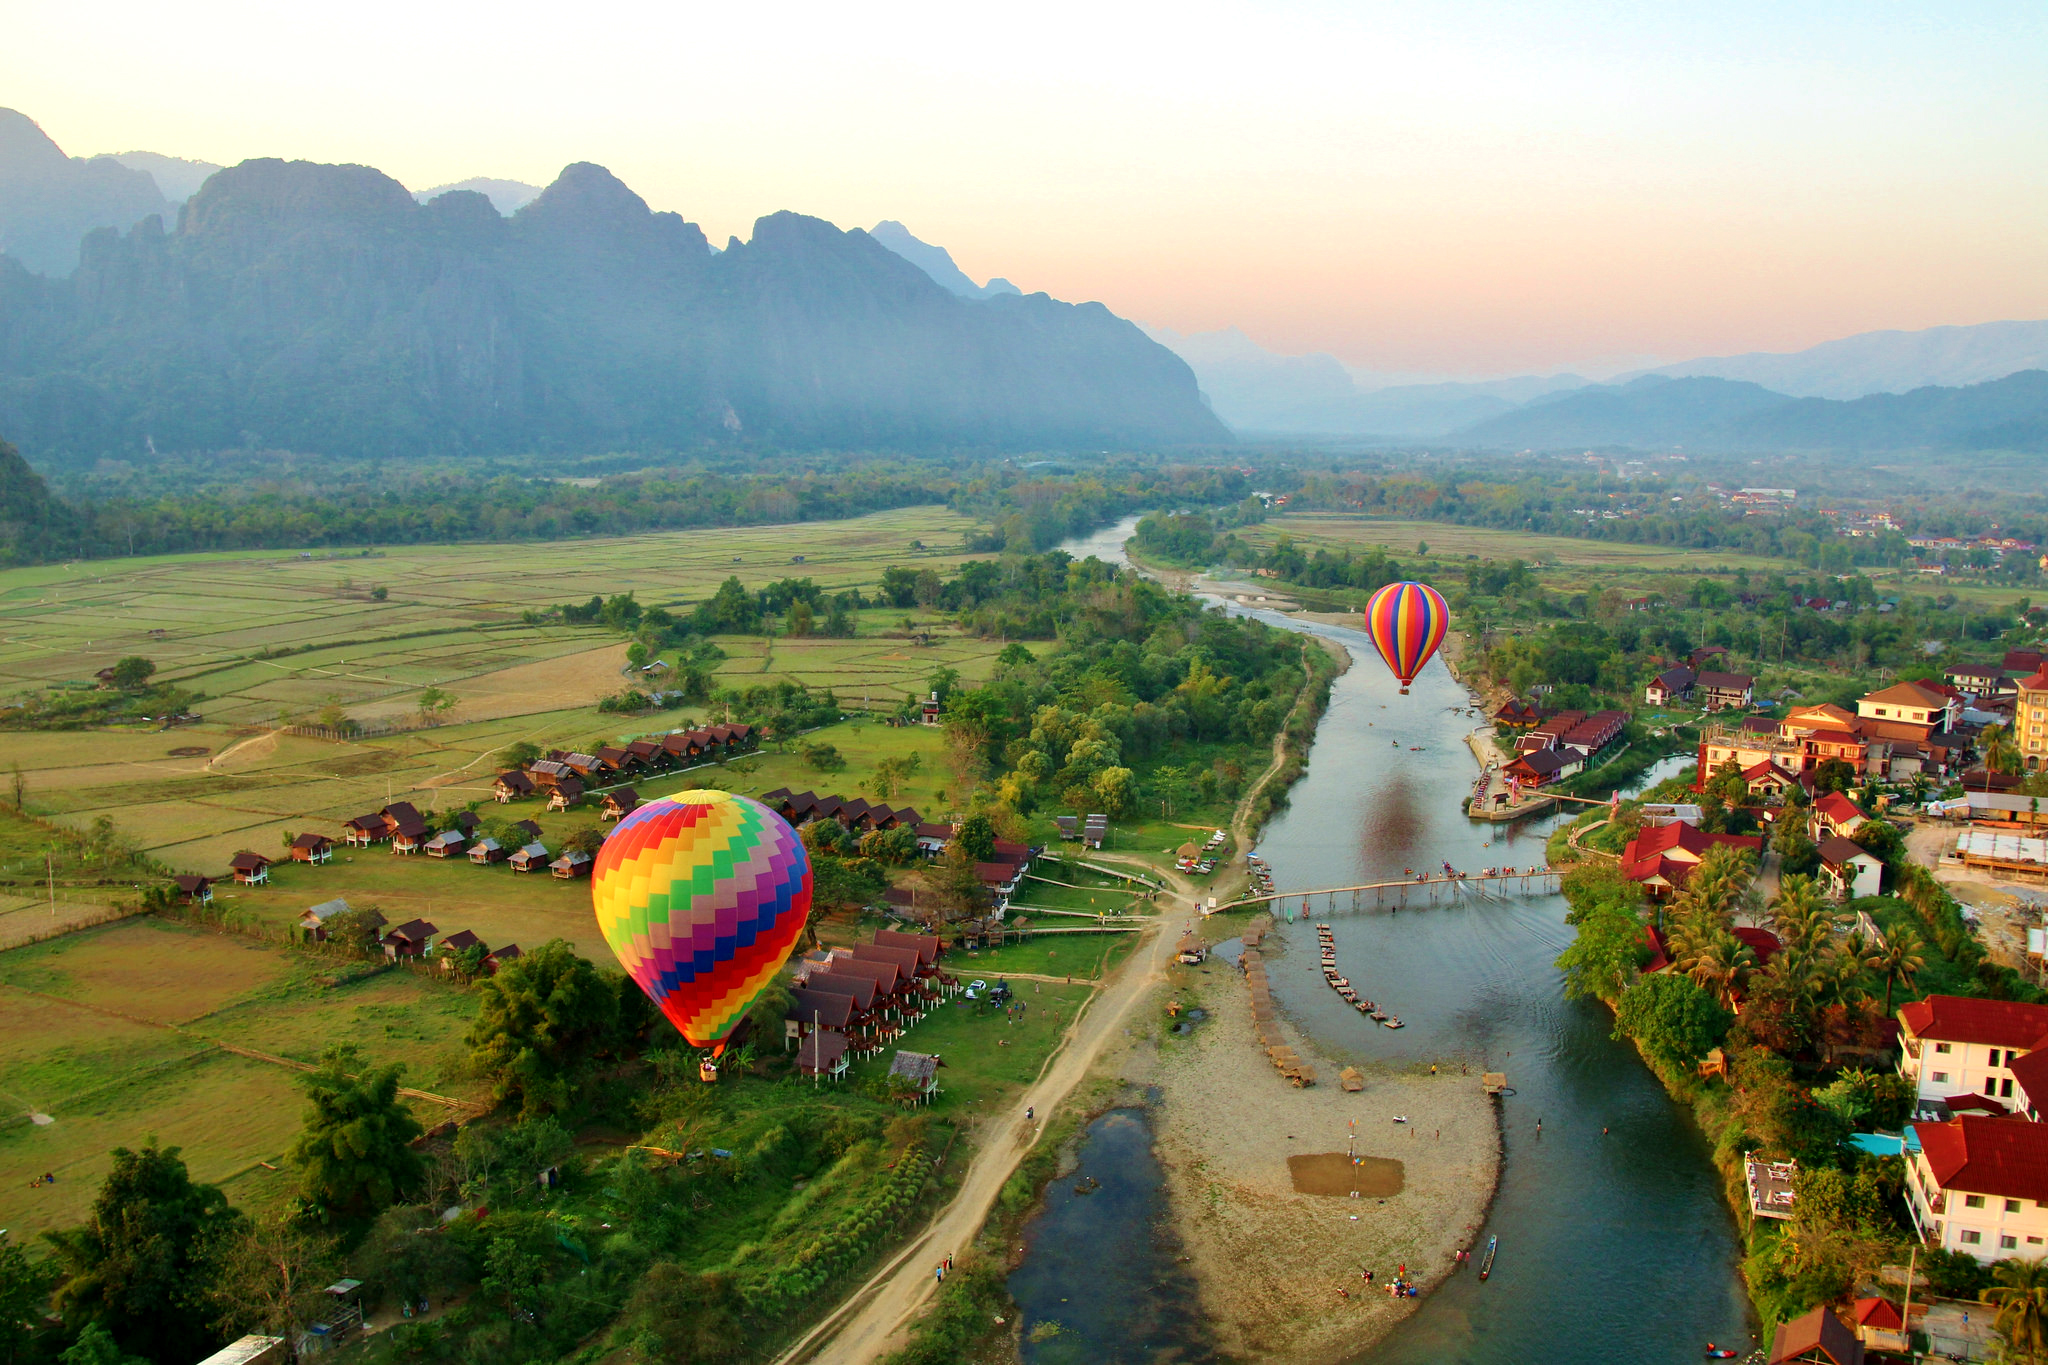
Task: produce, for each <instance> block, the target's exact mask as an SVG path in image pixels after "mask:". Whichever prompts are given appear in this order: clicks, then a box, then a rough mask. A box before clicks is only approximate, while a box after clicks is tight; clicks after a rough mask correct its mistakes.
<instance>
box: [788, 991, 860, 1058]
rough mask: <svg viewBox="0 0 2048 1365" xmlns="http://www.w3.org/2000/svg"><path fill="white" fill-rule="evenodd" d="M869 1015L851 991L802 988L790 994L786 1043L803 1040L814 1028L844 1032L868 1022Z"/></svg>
mask: <svg viewBox="0 0 2048 1365" xmlns="http://www.w3.org/2000/svg"><path fill="white" fill-rule="evenodd" d="M868 984H869V985H870V986H872V985H873V984H874V983H873V982H869V983H868ZM866 1014H867V1011H866V1010H864V1009H861V1008H860V1007H859V1006H858V1005H857V1004H856V1003H855V1001H854V997H853V996H852V994H850V993H842V992H835V991H825V990H807V989H805V988H803V987H798V988H797V989H796V990H793V991H791V992H790V993H789V1009H788V1010H787V1011H785V1012H784V1014H783V1016H782V1041H783V1044H784V1046H787V1045H788V1044H791V1043H795V1042H799V1041H801V1040H802V1039H804V1038H805V1037H808V1036H809V1035H810V1034H811V1033H812V1032H813V1031H814V1030H821V1029H836V1030H838V1031H839V1032H840V1033H842V1034H843V1033H845V1032H846V1031H847V1030H849V1029H852V1028H854V1027H857V1026H858V1025H859V1024H860V1023H863V1022H865V1016H866Z"/></svg>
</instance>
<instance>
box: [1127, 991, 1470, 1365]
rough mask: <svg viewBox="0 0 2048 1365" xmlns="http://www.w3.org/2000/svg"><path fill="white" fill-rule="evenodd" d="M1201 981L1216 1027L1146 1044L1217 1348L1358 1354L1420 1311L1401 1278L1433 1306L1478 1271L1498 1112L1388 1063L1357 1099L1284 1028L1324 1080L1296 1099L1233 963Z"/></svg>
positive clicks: (1438, 1079)
mask: <svg viewBox="0 0 2048 1365" xmlns="http://www.w3.org/2000/svg"><path fill="white" fill-rule="evenodd" d="M1191 982H1195V983H1199V995H1200V998H1201V1003H1202V1006H1203V1008H1205V1009H1206V1010H1208V1011H1209V1012H1210V1017H1209V1019H1208V1020H1207V1021H1205V1022H1204V1023H1202V1024H1201V1025H1200V1026H1199V1028H1197V1029H1196V1031H1195V1032H1194V1033H1193V1034H1192V1035H1191V1036H1189V1037H1187V1038H1185V1039H1183V1038H1179V1037H1175V1038H1173V1039H1171V1040H1170V1041H1166V1042H1164V1043H1163V1044H1162V1046H1160V1047H1159V1048H1158V1049H1157V1050H1153V1049H1150V1048H1147V1049H1145V1053H1146V1062H1145V1065H1144V1067H1143V1070H1144V1072H1145V1073H1146V1074H1145V1076H1144V1079H1145V1080H1147V1081H1148V1082H1149V1083H1151V1084H1153V1085H1156V1086H1157V1087H1159V1099H1158V1101H1157V1103H1156V1105H1155V1106H1154V1117H1155V1123H1156V1130H1155V1131H1156V1133H1157V1144H1158V1151H1159V1155H1160V1158H1161V1161H1162V1163H1163V1164H1164V1166H1165V1168H1166V1171H1167V1188H1168V1192H1169V1196H1170V1199H1171V1202H1172V1207H1173V1211H1174V1219H1175V1223H1176V1226H1177V1229H1178V1231H1179V1233H1180V1236H1181V1238H1182V1240H1183V1242H1184V1243H1185V1245H1186V1248H1187V1252H1188V1254H1189V1256H1190V1258H1191V1261H1192V1264H1193V1269H1194V1271H1195V1276H1196V1279H1197V1281H1198V1282H1199V1284H1200V1288H1201V1296H1202V1304H1203V1308H1204V1310H1205V1312H1206V1314H1207V1315H1208V1317H1209V1318H1210V1320H1211V1323H1212V1325H1213V1328H1214V1330H1215V1332H1216V1335H1217V1339H1218V1345H1219V1346H1220V1347H1221V1348H1222V1349H1223V1350H1224V1351H1226V1352H1227V1353H1229V1354H1230V1355H1232V1356H1234V1357H1238V1358H1243V1359H1255V1360H1261V1361H1281V1362H1302V1363H1303V1365H1318V1363H1320V1362H1332V1361H1338V1360H1342V1359H1345V1358H1348V1357H1351V1356H1355V1355H1356V1354H1357V1353H1358V1351H1359V1350H1360V1349H1362V1348H1363V1347H1364V1346H1366V1345H1368V1344H1369V1343H1371V1342H1372V1341H1374V1340H1376V1339H1378V1338H1379V1337H1381V1336H1383V1335H1384V1334H1386V1333H1387V1332H1388V1331H1389V1330H1391V1329H1392V1328H1393V1327H1394V1325H1395V1324H1396V1323H1398V1322H1399V1321H1400V1320H1401V1319H1402V1318H1403V1317H1405V1316H1406V1315H1407V1314H1408V1313H1410V1312H1412V1311H1413V1310H1414V1308H1415V1307H1416V1306H1417V1305H1418V1303H1419V1302H1420V1300H1417V1299H1394V1298H1391V1297H1389V1295H1388V1293H1387V1291H1386V1289H1385V1285H1386V1283H1387V1281H1388V1280H1389V1279H1390V1278H1391V1277H1392V1276H1393V1274H1394V1272H1395V1269H1396V1267H1398V1266H1400V1265H1403V1264H1405V1265H1406V1266H1407V1268H1408V1278H1409V1279H1410V1281H1411V1282H1413V1283H1416V1284H1418V1285H1420V1286H1421V1288H1422V1291H1423V1293H1424V1294H1425V1295H1427V1293H1428V1292H1429V1290H1430V1289H1432V1288H1433V1287H1435V1286H1436V1285H1437V1284H1439V1283H1441V1282H1442V1280H1443V1279H1444V1278H1445V1277H1446V1276H1447V1275H1450V1274H1452V1273H1454V1272H1456V1273H1464V1274H1475V1273H1477V1270H1476V1254H1475V1258H1474V1260H1475V1264H1473V1265H1468V1266H1467V1267H1465V1268H1464V1269H1463V1270H1462V1271H1458V1270H1457V1266H1456V1261H1455V1256H1456V1253H1457V1252H1458V1251H1459V1250H1460V1249H1464V1248H1468V1247H1472V1245H1473V1239H1474V1238H1475V1237H1476V1236H1477V1235H1478V1228H1479V1225H1480V1224H1481V1222H1482V1221H1483V1220H1484V1218H1485V1215H1486V1209H1487V1205H1488V1204H1489V1203H1490V1202H1491V1200H1492V1198H1493V1190H1494V1182H1495V1180H1496V1178H1497V1176H1498V1174H1499V1169H1500V1124H1499V1117H1498V1113H1497V1111H1496V1108H1495V1103H1494V1101H1493V1100H1492V1099H1490V1098H1489V1097H1488V1096H1487V1095H1486V1094H1485V1092H1484V1091H1483V1090H1482V1089H1481V1083H1480V1078H1479V1076H1478V1075H1477V1074H1476V1073H1475V1074H1472V1075H1460V1074H1456V1072H1455V1071H1453V1072H1450V1073H1447V1074H1442V1075H1436V1076H1432V1075H1429V1074H1428V1073H1427V1071H1424V1072H1423V1073H1422V1074H1419V1075H1418V1074H1412V1073H1404V1072H1395V1071H1392V1070H1387V1069H1380V1068H1373V1069H1370V1070H1367V1071H1366V1072H1365V1073H1364V1079H1365V1086H1364V1089H1363V1090H1361V1091H1358V1092H1347V1091H1345V1090H1344V1089H1342V1088H1341V1087H1340V1085H1339V1084H1338V1068H1337V1066H1336V1065H1335V1064H1332V1063H1331V1062H1330V1061H1329V1059H1327V1058H1324V1057H1320V1056H1318V1055H1317V1053H1316V1050H1315V1049H1314V1047H1313V1045H1312V1044H1310V1043H1308V1042H1307V1040H1306V1039H1304V1038H1301V1037H1300V1036H1299V1034H1298V1033H1297V1032H1296V1031H1294V1030H1292V1029H1291V1027H1290V1026H1289V1025H1287V1024H1286V1023H1285V1022H1284V1021H1282V1022H1281V1023H1280V1024H1279V1027H1280V1028H1281V1029H1283V1030H1286V1031H1287V1032H1288V1033H1289V1034H1290V1035H1291V1036H1293V1037H1294V1038H1295V1043H1294V1047H1295V1050H1296V1051H1297V1052H1298V1053H1299V1054H1300V1056H1301V1057H1302V1059H1303V1060H1305V1061H1308V1062H1309V1063H1310V1064H1311V1065H1312V1066H1314V1068H1315V1070H1316V1072H1317V1075H1318V1078H1319V1079H1318V1083H1317V1084H1316V1085H1314V1086H1310V1087H1307V1088H1300V1087H1297V1086H1295V1085H1293V1084H1291V1083H1290V1082H1289V1081H1288V1080H1286V1079H1285V1078H1283V1077H1282V1076H1281V1075H1280V1073H1279V1072H1278V1071H1277V1070H1276V1069H1275V1067H1274V1065H1273V1064H1272V1063H1271V1062H1270V1061H1269V1060H1268V1059H1267V1055H1266V1051H1265V1049H1264V1048H1263V1047H1262V1046H1261V1045H1260V1044H1259V1043H1258V1041H1257V1040H1256V1039H1255V1038H1254V1036H1253V1027H1252V1010H1251V1003H1250V996H1249V993H1248V991H1247V988H1246V986H1245V983H1244V979H1243V977H1242V976H1240V975H1239V973H1238V972H1237V970H1236V969H1235V968H1233V967H1232V966H1231V964H1230V963H1228V962H1226V961H1223V960H1222V959H1220V958H1218V959H1212V960H1211V961H1210V962H1209V963H1208V964H1207V971H1206V973H1205V974H1203V975H1200V976H1197V977H1193V978H1191ZM1127 1074H1128V1073H1127ZM1133 1078H1134V1079H1135V1077H1133ZM1396 1115H1400V1116H1402V1117H1405V1118H1406V1119H1407V1120H1408V1122H1406V1123H1395V1122H1394V1118H1395V1116H1396ZM1353 1121H1355V1129H1354V1127H1353ZM1354 1131H1355V1133H1356V1148H1355V1150H1356V1152H1357V1154H1358V1155H1360V1156H1362V1157H1365V1158H1369V1160H1367V1161H1366V1162H1364V1163H1362V1164H1361V1165H1359V1166H1357V1167H1355V1168H1354V1167H1352V1164H1351V1163H1350V1162H1349V1161H1347V1160H1346V1159H1345V1154H1346V1152H1347V1143H1348V1142H1349V1140H1350V1138H1351V1135H1352V1134H1353V1132H1354ZM1439 1135H1440V1136H1439ZM1292 1158H1302V1159H1299V1160H1290V1159H1292ZM1318 1158H1320V1159H1318ZM1354 1170H1355V1172H1356V1173H1355V1175H1354V1174H1352V1171H1354ZM1353 1184H1355V1185H1356V1186H1357V1187H1358V1188H1359V1190H1360V1193H1359V1194H1358V1195H1357V1196H1355V1197H1354V1196H1353V1195H1352V1194H1351V1192H1350V1187H1351V1186H1352V1185H1353ZM1304 1190H1327V1191H1329V1193H1304V1192H1303V1191H1304ZM1475 1252H1476V1248H1475ZM1367 1269H1370V1270H1372V1271H1373V1283H1372V1284H1370V1285H1367V1284H1366V1283H1365V1281H1364V1279H1363V1278H1362V1275H1361V1273H1360V1272H1362V1271H1364V1270H1367ZM1340 1290H1342V1291H1345V1292H1344V1293H1340V1292H1339V1291H1340ZM1346 1294H1348V1297H1346Z"/></svg>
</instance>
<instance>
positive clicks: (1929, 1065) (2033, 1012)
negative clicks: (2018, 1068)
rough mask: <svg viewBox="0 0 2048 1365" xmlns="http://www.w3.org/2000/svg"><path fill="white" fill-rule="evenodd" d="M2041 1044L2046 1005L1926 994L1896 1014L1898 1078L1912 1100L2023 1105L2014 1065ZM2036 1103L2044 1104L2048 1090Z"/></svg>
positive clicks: (2047, 1021) (2045, 1036)
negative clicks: (1984, 1099)
mask: <svg viewBox="0 0 2048 1365" xmlns="http://www.w3.org/2000/svg"><path fill="white" fill-rule="evenodd" d="M2044 1043H2048V1005H2026V1004H2021V1003H2020V1002H2019V1001H2017V1000H1977V999H1973V998H1971V997H1968V996H1961V995H1930V996H1928V997H1927V998H1926V999H1925V1000H1915V1001H1914V1002H1913V1003H1912V1004H1910V1005H1903V1006H1901V1007H1900V1009H1899V1052H1900V1055H1899V1075H1901V1076H1903V1077H1905V1079H1906V1081H1907V1083H1908V1084H1910V1085H1911V1086H1913V1088H1914V1089H1913V1096H1914V1099H1915V1100H1916V1101H1927V1100H1946V1099H1948V1098H1949V1097H1950V1096H1952V1095H1968V1094H1972V1093H1975V1094H1982V1095H1988V1096H1990V1097H1991V1098H1993V1099H1997V1100H2004V1101H2007V1102H2009V1103H2011V1102H2016V1101H2024V1100H2025V1099H2026V1097H2025V1096H2024V1095H2015V1094H2014V1082H2015V1074H2014V1071H2013V1064H2014V1063H2015V1062H2016V1061H2018V1060H2019V1059H2020V1058H2022V1057H2023V1056H2025V1055H2026V1054H2028V1053H2031V1052H2034V1051H2035V1050H2036V1049H2038V1048H2040V1047H2041V1046H2042V1045H2043V1044H2044ZM2043 1079H2044V1082H2048V1076H2044V1077H2043ZM2040 1098H2042V1099H2044V1100H2048V1089H2044V1090H2043V1092H2042V1094H2041V1096H2040ZM1931 1112H1934V1113H1940V1112H1941V1108H1940V1106H1935V1107H1934V1109H1933V1110H1932V1111H1931Z"/></svg>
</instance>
